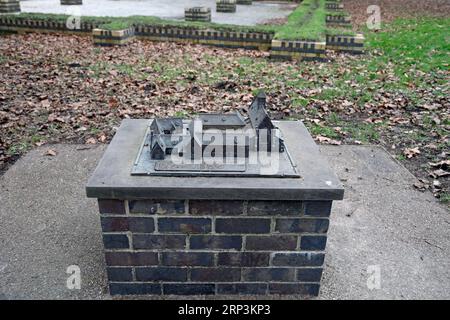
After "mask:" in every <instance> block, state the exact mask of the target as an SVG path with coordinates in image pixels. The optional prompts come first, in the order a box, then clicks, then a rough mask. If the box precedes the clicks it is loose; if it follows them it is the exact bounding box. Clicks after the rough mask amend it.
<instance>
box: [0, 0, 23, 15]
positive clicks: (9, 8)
mask: <svg viewBox="0 0 450 320" xmlns="http://www.w3.org/2000/svg"><path fill="white" fill-rule="evenodd" d="M19 12H20V1H18V0H0V14H11V13H19Z"/></svg>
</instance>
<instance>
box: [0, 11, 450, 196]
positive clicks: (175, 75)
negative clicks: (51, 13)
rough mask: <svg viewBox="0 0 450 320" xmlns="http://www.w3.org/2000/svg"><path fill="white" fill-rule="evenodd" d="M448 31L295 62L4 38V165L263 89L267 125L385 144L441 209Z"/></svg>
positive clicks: (447, 125) (438, 21) (387, 28)
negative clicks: (289, 124) (35, 150)
mask: <svg viewBox="0 0 450 320" xmlns="http://www.w3.org/2000/svg"><path fill="white" fill-rule="evenodd" d="M448 30H450V19H449V18H422V19H412V20H411V19H397V20H395V21H393V22H391V23H388V24H384V25H383V29H382V30H381V31H379V32H373V31H370V30H365V36H366V39H367V49H368V53H367V54H366V55H363V56H348V55H336V56H335V57H334V61H333V62H330V63H300V64H299V63H295V62H283V63H280V62H271V61H270V60H268V59H267V53H263V52H254V51H252V52H249V51H244V50H226V49H217V48H211V47H204V46H196V45H179V44H174V43H151V42H135V43H133V44H132V45H130V46H128V47H123V48H96V47H93V45H92V42H91V39H89V38H88V37H75V36H60V35H40V34H30V35H11V36H5V37H2V38H1V41H0V68H1V70H2V72H1V73H0V165H1V163H2V164H3V168H6V167H7V165H8V164H10V163H12V162H13V161H14V159H16V158H17V156H19V155H20V154H22V153H23V152H26V151H27V150H28V149H29V148H32V147H33V146H36V145H41V144H44V143H47V144H51V143H53V142H58V141H65V142H68V141H69V142H81V143H107V142H108V141H109V139H110V138H111V137H112V136H113V134H114V130H115V127H116V126H117V125H118V124H119V123H120V120H121V119H123V118H126V117H133V118H142V117H154V116H174V115H183V116H192V115H193V114H196V113H199V112H217V111H230V110H234V109H243V108H244V109H245V107H246V106H247V105H248V103H249V102H250V101H251V99H252V95H253V94H254V93H255V92H256V91H257V90H259V89H261V88H263V89H265V90H266V92H267V94H268V96H269V108H270V113H271V114H272V116H273V117H274V118H279V119H281V118H282V119H301V120H303V121H304V122H305V124H306V125H307V126H308V128H309V129H310V130H311V132H312V134H313V135H314V136H315V137H316V138H317V140H318V141H319V142H322V143H333V144H339V143H363V144H365V143H374V144H380V145H383V146H385V147H386V148H387V150H388V151H390V152H391V153H393V154H394V155H395V156H396V157H397V158H398V159H399V160H400V161H402V162H403V163H404V164H405V166H406V167H408V168H409V169H410V170H411V171H412V172H413V173H414V174H416V175H417V176H418V177H420V178H422V179H424V180H423V181H424V185H425V186H429V188H430V189H431V190H432V191H433V192H434V193H435V194H436V195H437V196H440V198H441V200H442V201H443V202H448V201H449V189H450V187H449V185H450V183H449V176H448V175H443V174H442V171H439V174H441V175H439V176H438V174H437V173H436V171H437V170H443V171H445V172H447V170H448V165H447V164H446V162H445V161H447V160H448V159H449V154H448V152H449V151H448V150H450V143H449V133H450V112H449V111H450V104H449V96H450V88H449V75H450V72H449V61H450V59H449V53H450V47H449V38H448ZM49 148H50V146H49ZM430 174H431V176H430ZM434 180H436V181H438V182H439V185H438V184H436V183H435V185H434V186H433V181H434Z"/></svg>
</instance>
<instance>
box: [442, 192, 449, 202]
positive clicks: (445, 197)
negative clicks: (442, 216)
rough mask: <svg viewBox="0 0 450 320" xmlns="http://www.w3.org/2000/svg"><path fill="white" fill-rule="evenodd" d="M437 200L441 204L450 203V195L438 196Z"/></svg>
mask: <svg viewBox="0 0 450 320" xmlns="http://www.w3.org/2000/svg"><path fill="white" fill-rule="evenodd" d="M439 200H440V201H441V202H442V203H450V193H442V194H441V195H440V196H439Z"/></svg>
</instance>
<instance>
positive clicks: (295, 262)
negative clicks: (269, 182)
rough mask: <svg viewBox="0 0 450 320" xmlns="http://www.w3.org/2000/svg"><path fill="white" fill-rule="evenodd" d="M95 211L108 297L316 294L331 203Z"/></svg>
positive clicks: (159, 203) (158, 205) (112, 206)
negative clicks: (98, 221) (136, 295)
mask: <svg viewBox="0 0 450 320" xmlns="http://www.w3.org/2000/svg"><path fill="white" fill-rule="evenodd" d="M98 203H99V210H100V219H101V226H102V232H103V241H104V245H105V258H106V264H107V275H108V281H109V288H110V293H111V294H112V295H116V294H120V295H129V294H157V295H160V294H177V295H190V294H198V295H205V294H207V295H212V294H255V295H266V294H300V295H312V296H316V295H318V293H319V287H320V279H321V276H322V269H323V262H324V250H325V246H326V240H327V236H326V234H327V230H328V225H329V215H330V212H331V204H332V202H331V201H251V200H249V201H242V200H183V199H180V200H160V199H147V200H132V199H128V200H127V199H124V200H109V199H99V201H98Z"/></svg>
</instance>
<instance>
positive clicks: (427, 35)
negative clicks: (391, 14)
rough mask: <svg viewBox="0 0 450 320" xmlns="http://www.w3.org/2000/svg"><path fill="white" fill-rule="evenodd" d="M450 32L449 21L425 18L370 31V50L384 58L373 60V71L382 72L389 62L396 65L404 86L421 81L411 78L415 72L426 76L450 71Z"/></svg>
mask: <svg viewBox="0 0 450 320" xmlns="http://www.w3.org/2000/svg"><path fill="white" fill-rule="evenodd" d="M448 30H450V19H448V18H447V19H442V18H441V19H439V18H422V19H398V20H396V21H394V22H393V23H390V24H386V25H383V29H382V30H381V32H367V36H366V45H367V48H368V49H369V50H378V51H381V55H377V56H375V57H373V59H371V62H370V63H369V66H368V67H369V70H373V71H378V70H382V69H383V68H385V67H386V65H387V64H388V63H392V67H393V68H394V71H395V74H396V75H397V76H398V77H399V78H400V80H401V82H402V83H403V84H408V83H417V81H420V79H419V78H414V77H410V76H409V74H410V71H411V70H420V71H422V72H425V73H430V72H434V71H435V70H448V69H449V61H450V39H449V36H448ZM443 81H448V79H447V80H445V79H443ZM443 83H445V82H443Z"/></svg>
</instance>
